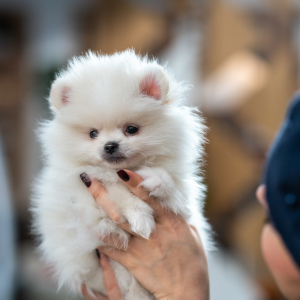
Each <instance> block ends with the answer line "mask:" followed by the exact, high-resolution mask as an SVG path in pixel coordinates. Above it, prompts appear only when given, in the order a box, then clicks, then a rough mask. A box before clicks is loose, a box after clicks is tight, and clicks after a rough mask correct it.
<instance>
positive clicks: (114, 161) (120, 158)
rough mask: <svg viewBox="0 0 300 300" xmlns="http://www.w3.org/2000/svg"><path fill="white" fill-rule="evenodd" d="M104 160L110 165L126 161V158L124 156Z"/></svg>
mask: <svg viewBox="0 0 300 300" xmlns="http://www.w3.org/2000/svg"><path fill="white" fill-rule="evenodd" d="M105 160H106V161H107V162H108V163H110V164H114V165H116V164H119V163H121V162H123V161H125V160H126V157H125V156H110V157H106V158H105Z"/></svg>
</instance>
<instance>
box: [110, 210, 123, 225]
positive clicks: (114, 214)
mask: <svg viewBox="0 0 300 300" xmlns="http://www.w3.org/2000/svg"><path fill="white" fill-rule="evenodd" d="M108 215H109V217H110V219H111V220H112V221H114V222H115V223H120V222H121V221H122V220H123V217H122V215H121V214H120V213H119V212H118V211H117V210H116V209H113V210H111V211H110V212H109V214H108Z"/></svg>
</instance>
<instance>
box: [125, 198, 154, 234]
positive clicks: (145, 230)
mask: <svg viewBox="0 0 300 300" xmlns="http://www.w3.org/2000/svg"><path fill="white" fill-rule="evenodd" d="M124 215H125V217H126V219H127V220H128V223H129V224H130V227H131V230H132V231H133V232H135V233H136V234H138V235H140V236H142V237H143V238H145V239H148V238H149V236H150V234H151V232H152V231H153V230H154V228H155V222H154V218H153V210H152V208H151V207H150V206H149V205H148V204H146V203H144V202H143V201H141V200H140V199H137V201H135V203H134V204H133V205H132V206H131V207H128V208H126V209H125V211H124Z"/></svg>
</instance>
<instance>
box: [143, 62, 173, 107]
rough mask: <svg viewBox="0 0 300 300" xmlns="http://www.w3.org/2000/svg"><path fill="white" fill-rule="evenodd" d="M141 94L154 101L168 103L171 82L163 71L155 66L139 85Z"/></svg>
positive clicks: (148, 71)
mask: <svg viewBox="0 0 300 300" xmlns="http://www.w3.org/2000/svg"><path fill="white" fill-rule="evenodd" d="M139 88H140V93H141V94H142V95H145V96H147V97H150V98H153V99H154V100H158V101H161V102H162V103H164V102H167V101H168V100H167V96H168V92H169V82H168V79H167V76H166V74H165V73H164V71H163V69H162V68H161V67H160V66H158V65H155V66H153V67H151V68H149V70H147V72H146V73H145V75H144V76H143V78H142V79H141V81H140V83H139Z"/></svg>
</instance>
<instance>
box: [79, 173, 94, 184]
mask: <svg viewBox="0 0 300 300" xmlns="http://www.w3.org/2000/svg"><path fill="white" fill-rule="evenodd" d="M80 178H81V180H82V182H83V183H84V184H85V185H86V187H88V188H89V187H90V186H91V184H92V181H91V179H90V177H89V176H88V175H87V174H86V173H82V174H80Z"/></svg>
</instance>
